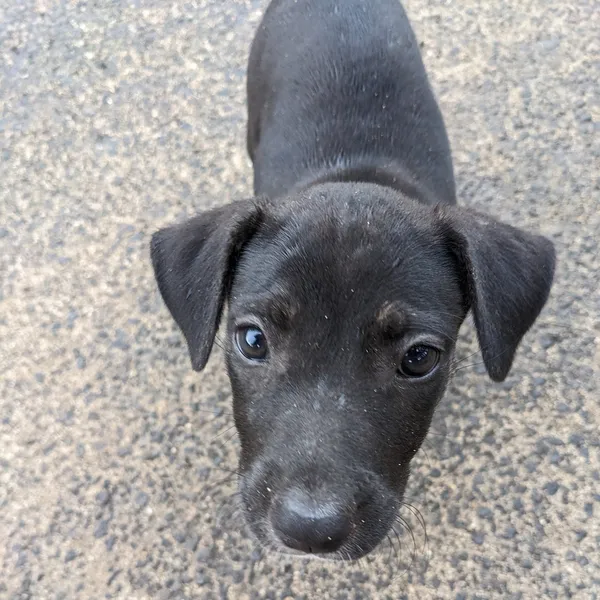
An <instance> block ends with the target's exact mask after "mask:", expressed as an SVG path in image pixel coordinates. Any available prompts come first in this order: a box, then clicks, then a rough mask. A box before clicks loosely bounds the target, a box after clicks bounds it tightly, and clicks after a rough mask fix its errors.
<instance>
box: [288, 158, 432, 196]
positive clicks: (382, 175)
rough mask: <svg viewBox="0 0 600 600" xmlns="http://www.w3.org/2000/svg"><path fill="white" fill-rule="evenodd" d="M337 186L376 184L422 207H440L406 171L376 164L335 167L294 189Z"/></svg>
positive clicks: (390, 164) (340, 165)
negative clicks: (327, 185)
mask: <svg viewBox="0 0 600 600" xmlns="http://www.w3.org/2000/svg"><path fill="white" fill-rule="evenodd" d="M335 182H347V183H348V182H354V183H374V184H377V185H381V186H383V187H387V188H392V189H393V190H396V191H397V192H400V193H401V194H402V195H403V196H406V197H408V198H411V199H413V200H416V201H418V202H422V203H423V204H430V205H434V204H437V203H438V201H437V200H436V199H435V197H434V195H433V194H432V193H431V192H430V191H429V190H428V189H427V188H426V186H424V185H422V184H421V183H419V182H417V181H415V179H414V177H412V176H411V175H410V174H409V173H408V172H406V170H405V169H403V168H402V167H400V166H399V165H397V164H394V163H387V164H375V163H369V162H364V163H357V164H354V165H343V164H336V165H332V166H331V167H329V168H325V169H323V170H321V171H319V172H318V173H316V174H315V175H313V176H312V177H310V178H308V179H305V180H304V181H301V182H300V183H299V184H298V185H296V186H295V191H299V190H305V189H307V188H311V187H313V186H316V185H320V184H323V183H335Z"/></svg>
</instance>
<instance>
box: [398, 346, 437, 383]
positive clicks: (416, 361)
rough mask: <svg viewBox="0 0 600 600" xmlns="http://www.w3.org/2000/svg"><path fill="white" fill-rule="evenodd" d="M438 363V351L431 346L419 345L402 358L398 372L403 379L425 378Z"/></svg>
mask: <svg viewBox="0 0 600 600" xmlns="http://www.w3.org/2000/svg"><path fill="white" fill-rule="evenodd" d="M439 362H440V351H439V350H437V349H436V348H433V347H432V346H425V345H423V344H419V345H417V346H412V347H411V348H409V349H408V351H407V352H406V354H405V355H404V356H403V357H402V362H401V363H400V368H399V369H398V371H399V373H400V375H402V376H403V377H409V378H417V377H425V375H429V373H431V372H432V371H433V370H434V369H435V368H436V367H437V365H438V363H439Z"/></svg>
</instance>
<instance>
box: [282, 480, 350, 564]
mask: <svg viewBox="0 0 600 600" xmlns="http://www.w3.org/2000/svg"><path fill="white" fill-rule="evenodd" d="M271 519H272V523H273V527H274V529H275V532H276V534H277V536H278V537H279V538H280V539H281V541H282V542H283V543H284V544H285V545H286V546H288V548H293V549H295V550H300V551H302V552H306V553H317V554H322V553H327V552H335V551H336V550H338V549H339V548H340V547H341V546H342V545H343V544H344V542H345V541H346V539H347V538H348V536H349V535H350V532H351V531H352V520H351V518H350V515H349V514H348V512H347V511H345V510H344V507H343V506H341V505H338V504H335V503H333V502H324V503H319V502H317V501H315V500H313V499H312V498H311V497H310V496H309V495H307V494H306V493H304V492H300V491H293V492H289V493H286V494H285V495H284V497H283V498H282V500H281V501H280V502H277V503H276V505H275V506H274V510H273V514H272V517H271Z"/></svg>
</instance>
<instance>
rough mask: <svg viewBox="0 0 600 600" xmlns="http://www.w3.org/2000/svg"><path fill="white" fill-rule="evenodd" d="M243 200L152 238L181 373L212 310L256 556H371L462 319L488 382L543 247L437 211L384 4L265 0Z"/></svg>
mask: <svg viewBox="0 0 600 600" xmlns="http://www.w3.org/2000/svg"><path fill="white" fill-rule="evenodd" d="M248 107H249V118H248V150H249V153H250V156H251V158H252V160H253V163H254V188H255V189H254V191H255V194H256V198H255V199H253V200H247V201H244V202H236V203H233V204H230V205H228V206H223V207H220V208H217V209H215V210H212V211H209V212H206V213H204V214H201V215H200V216H197V217H195V218H193V219H191V220H189V221H187V222H185V223H183V224H181V225H175V226H173V227H170V228H167V229H163V230H161V231H159V232H158V233H156V234H155V235H154V236H153V238H152V261H153V265H154V269H155V274H156V278H157V281H158V285H159V287H160V291H161V293H162V296H163V298H164V301H165V303H166V305H167V307H168V308H169V310H170V311H171V314H172V315H173V317H174V319H175V321H176V322H177V323H178V325H179V327H180V328H181V330H182V331H183V333H184V335H185V337H186V340H187V343H188V345H189V351H190V355H191V358H192V364H193V367H194V369H196V370H201V369H202V368H203V367H204V365H205V364H206V361H207V360H208V357H209V354H210V351H211V347H212V344H213V340H214V337H215V333H216V330H217V327H218V326H219V321H220V317H221V314H222V312H223V310H224V306H225V304H226V303H227V304H228V307H229V312H228V322H227V331H228V333H227V366H228V371H229V375H230V378H231V383H232V387H233V398H234V414H235V423H236V426H237V429H238V432H239V435H240V440H241V457H240V473H241V481H240V486H241V493H242V498H243V504H244V508H245V511H246V515H247V518H248V522H249V524H250V526H251V528H252V530H253V531H254V533H255V534H256V535H257V536H258V538H259V539H260V540H261V541H262V542H263V543H265V544H267V545H268V546H270V547H272V548H277V549H280V550H288V551H291V552H298V551H301V552H306V553H315V554H321V555H325V554H327V556H328V557H331V558H341V559H353V558H358V557H360V556H363V555H364V554H366V553H368V552H369V551H371V550H372V549H373V548H375V546H376V545H377V544H378V543H379V542H380V541H381V540H382V539H383V538H384V537H385V535H386V533H387V532H388V530H389V528H390V526H391V525H392V523H393V522H394V519H395V516H396V511H397V509H398V506H399V504H400V500H401V498H402V495H403V492H404V489H405V486H406V482H407V479H408V476H409V465H410V461H411V459H412V457H413V456H414V454H415V453H416V452H417V450H418V449H419V447H420V446H421V443H422V442H423V439H424V438H425V435H426V434H427V430H428V427H429V424H430V420H431V417H432V413H433V411H434V409H435V407H436V404H437V403H438V401H439V400H440V398H441V396H442V394H443V392H444V389H445V387H446V384H447V381H448V376H449V368H450V363H451V358H452V354H453V351H454V345H455V341H456V338H457V334H458V330H459V327H460V325H461V323H462V322H463V320H464V318H465V316H466V314H467V312H468V311H469V310H471V311H472V313H473V316H474V319H475V325H476V328H477V333H478V337H479V342H480V346H481V351H482V353H483V358H484V361H485V365H486V367H487V370H488V373H489V375H490V377H491V378H492V379H494V380H495V381H501V380H503V379H504V378H505V377H506V375H507V373H508V371H509V369H510V367H511V363H512V361H513V357H514V354H515V351H516V349H517V346H518V344H519V342H520V340H521V338H522V337H523V335H524V334H525V333H526V331H527V330H528V329H529V328H530V326H531V325H532V324H533V322H534V320H535V319H536V318H537V316H538V314H539V312H540V310H541V309H542V307H543V305H544V303H545V302H546V299H547V296H548V293H549V290H550V286H551V283H552V279H553V273H554V250H553V247H552V244H551V243H550V242H549V241H548V240H546V239H545V238H543V237H540V236H537V235H532V234H529V233H525V232H524V231H521V230H519V229H515V228H513V227H511V226H509V225H504V224H502V223H499V222H497V221H495V220H494V219H492V218H489V217H486V216H484V215H481V214H478V213H475V212H473V211H470V210H467V209H464V208H458V207H456V206H455V187H454V177H453V172H452V163H451V155H450V148H449V144H448V140H447V137H446V132H445V128H444V123H443V120H442V116H441V114H440V111H439V109H438V106H437V104H436V101H435V98H434V96H433V93H432V91H431V88H430V86H429V83H428V79H427V76H426V74H425V69H424V67H423V63H422V61H421V57H420V54H419V50H418V46H417V42H416V40H415V36H414V34H413V32H412V30H411V27H410V24H409V22H408V20H407V17H406V14H405V13H404V10H403V9H402V7H401V6H400V4H399V3H398V0H275V1H274V2H272V3H271V5H270V6H269V8H268V9H267V12H266V14H265V16H264V19H263V21H262V24H261V25H260V28H259V31H258V34H257V36H256V39H255V40H254V43H253V46H252V50H251V56H250V64H249V70H248Z"/></svg>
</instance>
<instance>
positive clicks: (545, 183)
mask: <svg viewBox="0 0 600 600" xmlns="http://www.w3.org/2000/svg"><path fill="white" fill-rule="evenodd" d="M373 1H375V0H373ZM265 4H266V2H264V1H254V0H253V1H244V0H204V1H202V0H199V1H196V2H193V1H190V2H187V3H185V2H175V1H174V0H160V1H159V0H156V1H154V2H146V1H144V0H130V1H127V0H114V1H108V0H97V1H93V0H88V1H75V0H62V1H58V0H36V1H33V0H0V77H1V80H0V81H1V84H0V85H1V88H0V160H1V162H0V300H1V302H0V340H1V341H0V343H1V355H0V377H1V384H0V397H1V399H0V598H2V599H10V600H26V599H35V600H37V599H40V600H42V599H56V600H58V599H65V600H71V599H89V600H100V599H105V598H106V599H108V598H118V599H126V600H136V599H139V600H141V599H144V600H145V599H157V600H164V599H167V598H169V599H170V598H173V599H177V600H183V599H189V600H191V599H198V600H200V599H207V600H208V599H226V598H230V599H239V600H242V599H250V598H252V599H259V598H270V599H281V598H287V599H288V600H289V599H292V598H294V599H297V600H300V599H304V600H313V599H317V600H321V599H328V600H329V599H330V600H343V599H347V600H353V599H354V600H356V599H359V598H361V599H369V598H375V599H384V600H402V599H411V600H412V599H416V600H421V599H429V598H440V599H446V598H448V599H456V600H459V599H465V600H466V599H473V600H474V599H476V598H477V599H484V598H485V599H492V598H510V599H516V598H524V599H529V598H533V599H538V598H585V599H593V598H599V597H600V524H599V516H600V442H599V431H600V409H599V392H600V377H599V374H600V351H599V338H600V294H599V279H600V251H599V244H600V210H599V209H600V186H599V173H600V168H599V167H600V143H599V138H600V135H599V134H600V130H599V121H600V108H599V104H598V99H599V95H600V93H599V83H598V81H599V76H600V62H599V57H600V6H599V4H598V2H597V0H592V1H586V0H574V1H571V2H565V1H564V0H480V1H476V0H461V1H460V2H459V1H458V0H454V1H452V0H445V1H442V0H407V2H406V8H407V10H408V12H409V14H410V16H411V18H412V21H413V24H414V26H415V29H416V31H417V35H418V37H419V39H420V40H421V41H422V43H423V53H424V58H425V62H426V64H427V66H428V69H429V71H430V73H431V78H432V81H433V84H434V87H435V89H436V92H437V94H438V96H439V99H440V103H441V106H442V109H443V111H444V113H445V115H446V120H447V124H448V129H449V134H450V138H451V140H452V145H453V148H454V156H455V164H456V172H457V179H458V187H459V196H460V199H461V202H463V203H465V204H468V205H472V206H477V207H478V208H480V209H481V210H484V211H488V212H489V213H491V214H493V215H495V216H497V217H500V218H502V219H505V220H506V221H508V222H510V223H513V224H516V225H522V226H523V227H527V228H530V229H532V230H536V231H541V232H543V233H545V234H546V235H548V236H550V237H551V238H552V239H553V240H554V242H555V243H556V246H557V250H558V256H559V266H558V271H557V277H556V286H555V288H554V291H553V295H552V298H551V300H550V302H549V304H548V306H547V308H546V309H545V311H544V312H543V314H542V316H541V318H540V320H539V322H538V323H537V325H536V326H535V327H534V329H533V330H532V331H531V332H530V334H528V336H527V338H526V340H525V341H524V343H523V346H522V348H521V350H520V352H519V355H518V358H517V361H516V364H515V368H514V369H513V371H512V373H511V375H510V377H509V378H508V379H507V381H506V382H505V383H504V384H501V385H496V384H493V383H491V382H490V381H489V380H488V379H487V378H486V376H485V374H484V369H483V367H482V365H481V364H479V360H480V359H479V357H478V356H477V355H476V356H473V357H471V358H467V359H466V360H465V362H464V366H465V368H464V369H462V370H461V371H459V372H458V373H457V375H456V377H455V379H454V381H453V383H452V384H451V386H450V388H449V391H448V394H447V396H446V399H445V401H444V403H443V405H442V406H441V407H440V411H439V413H438V415H437V418H436V422H435V424H434V426H433V430H432V432H431V435H430V436H429V438H428V441H427V443H426V445H425V446H424V449H423V451H422V452H420V453H419V455H418V456H417V458H416V460H415V468H414V477H413V479H412V483H411V486H410V490H409V496H410V499H411V501H412V503H413V505H414V506H415V507H416V508H417V509H418V510H419V511H420V513H421V514H422V518H423V520H424V523H423V524H424V525H425V527H426V532H427V538H425V535H424V533H423V527H422V526H420V525H419V522H418V519H416V518H415V517H414V516H413V515H411V513H410V511H408V510H407V511H405V513H403V516H404V518H405V519H406V520H407V521H408V524H409V525H411V527H412V529H413V532H414V537H415V541H414V542H415V543H414V544H413V540H412V538H411V536H410V535H409V534H407V533H406V532H405V531H404V532H403V531H402V529H401V527H400V526H399V527H398V535H397V536H396V535H392V536H390V537H391V540H392V541H393V544H390V543H387V544H386V545H384V546H383V547H382V548H381V549H380V550H379V551H378V552H377V553H376V554H375V555H373V556H371V557H368V558H367V559H364V560H362V561H360V562H358V563H354V564H345V565H337V564H331V563H327V562H314V561H296V562H294V561H290V560H287V559H283V558H280V557H276V556H263V555H262V554H261V552H260V551H259V550H258V549H257V548H256V546H255V544H254V542H253V541H252V540H251V539H249V537H248V534H247V532H246V530H245V527H244V525H243V521H242V519H241V517H240V515H239V513H238V512H237V510H236V502H235V497H234V492H235V489H236V488H235V477H234V475H233V471H234V470H235V468H236V452H237V441H236V438H235V435H234V433H235V432H234V429H233V428H232V425H233V423H232V418H231V415H230V391H229V387H228V384H227V380H226V378H225V376H224V370H223V365H222V356H221V354H220V352H216V353H215V354H214V355H213V358H212V359H211V362H210V365H209V367H208V369H207V370H206V371H205V372H204V373H201V374H197V373H194V372H192V371H191V368H190V365H189V363H188V357H187V354H186V349H185V347H184V344H183V341H182V337H181V335H180V334H179V333H178V331H177V329H176V327H175V325H174V324H173V323H172V321H171V319H170V318H169V316H168V313H167V311H166V309H165V308H164V307H163V305H162V303H161V300H160V298H159V296H158V293H157V291H156V289H155V285H154V281H153V277H152V273H151V269H150V264H149V260H148V240H149V235H150V234H151V232H152V231H153V230H155V229H156V228H157V227H159V226H162V225H164V224H167V223H171V222H173V221H174V220H177V219H182V218H183V217H184V216H186V215H191V214H193V213H194V212H195V211H197V210H200V209H204V208H206V207H207V206H211V205H216V204H220V203H225V202H227V201H229V200H231V199H234V198H243V197H245V196H247V195H249V194H250V191H251V169H250V164H249V161H248V159H247V157H246V154H245V139H244V134H245V133H244V128H245V67H246V58H247V53H248V48H249V44H250V40H251V38H252V35H253V32H254V29H255V27H256V25H257V22H258V20H259V17H260V15H261V12H262V10H263V8H264V6H265ZM476 349H477V347H476V341H475V336H474V333H473V329H472V327H470V326H468V325H467V326H466V327H465V328H464V330H463V335H462V338H461V341H460V345H459V352H460V355H461V356H464V357H468V356H469V355H470V354H472V353H473V352H475V351H476Z"/></svg>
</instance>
